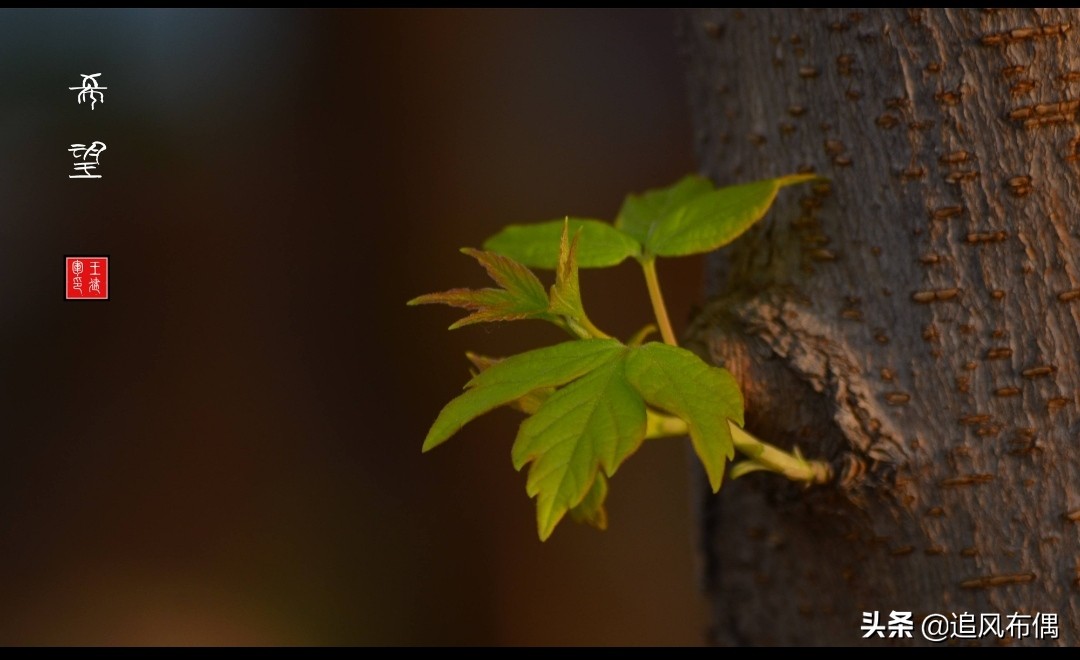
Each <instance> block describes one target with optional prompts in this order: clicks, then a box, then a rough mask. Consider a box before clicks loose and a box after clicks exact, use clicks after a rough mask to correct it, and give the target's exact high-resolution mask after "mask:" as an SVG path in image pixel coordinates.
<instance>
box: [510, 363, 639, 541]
mask: <svg viewBox="0 0 1080 660" xmlns="http://www.w3.org/2000/svg"><path fill="white" fill-rule="evenodd" d="M625 350H631V349H625ZM644 440H645V402H644V401H643V400H642V398H641V395H640V394H638V392H637V391H635V390H634V388H633V387H632V386H631V385H630V383H629V382H627V380H626V372H625V365H624V363H623V360H621V359H615V360H612V361H609V362H607V363H605V364H603V365H601V366H599V367H597V368H596V369H594V370H592V371H591V372H589V373H588V374H587V375H585V376H583V377H581V378H580V379H578V380H576V381H574V382H573V383H570V384H569V385H567V386H565V387H563V388H562V389H560V390H557V391H556V392H555V393H554V394H552V395H551V396H550V397H548V398H547V400H546V401H544V402H543V404H541V406H540V408H539V409H538V410H537V411H536V413H535V414H533V415H532V416H531V417H529V418H528V419H526V420H525V421H524V422H522V424H521V428H520V429H519V431H518V436H517V439H516V440H515V441H514V448H513V450H512V452H511V456H512V458H513V460H514V467H515V468H516V469H518V470H520V469H521V468H523V467H524V466H525V465H526V464H528V463H532V465H531V467H530V468H529V477H528V480H527V482H526V484H525V490H526V492H528V494H529V495H530V496H531V497H536V524H537V531H538V532H539V534H540V539H541V540H544V539H547V537H548V536H550V535H551V532H552V530H554V529H555V525H557V524H558V523H559V521H560V520H561V519H562V518H563V516H564V515H565V514H566V512H567V511H569V510H570V509H571V508H573V507H575V506H578V505H579V504H581V502H582V500H583V499H584V498H585V496H586V495H588V493H589V490H590V489H591V488H592V486H593V483H594V481H595V480H596V477H597V473H598V472H599V471H600V470H601V469H602V470H603V471H604V473H605V474H606V475H607V476H613V475H614V474H615V471H616V470H617V469H618V468H619V466H620V465H621V464H622V462H623V461H624V460H626V458H627V457H629V456H630V454H632V453H634V451H636V450H637V448H638V447H640V446H641V443H642V442H643V441H644Z"/></svg>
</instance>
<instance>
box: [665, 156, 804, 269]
mask: <svg viewBox="0 0 1080 660" xmlns="http://www.w3.org/2000/svg"><path fill="white" fill-rule="evenodd" d="M816 178H818V177H817V176H816V175H814V174H794V175H791V176H784V177H780V178H778V179H767V180H764V181H755V182H754V183H745V184H741V185H737V186H728V187H726V188H720V189H718V190H715V191H713V192H710V193H706V194H703V195H698V196H696V197H694V198H692V199H691V200H689V201H688V202H687V203H686V204H684V205H682V206H680V207H679V208H677V209H675V210H674V211H673V212H672V213H671V214H670V215H668V216H666V217H664V218H662V219H660V220H659V221H658V222H657V223H656V225H655V226H654V227H653V229H652V232H651V233H650V234H649V235H648V238H647V240H646V241H645V242H644V245H645V252H646V253H648V254H655V255H658V256H661V257H678V256H684V255H688V254H698V253H701V252H710V251H712V250H715V249H717V248H719V247H722V246H724V245H727V244H728V243H730V242H731V241H733V240H735V239H736V238H738V237H739V236H740V235H741V234H743V232H745V231H746V230H747V229H749V228H750V226H751V225H753V224H754V223H755V222H757V221H758V220H760V219H761V218H762V217H763V216H764V215H765V213H766V212H768V210H769V207H770V206H772V203H773V200H774V199H776V193H777V192H778V191H779V190H780V189H781V188H783V187H785V186H791V185H795V184H798V183H805V182H807V181H813V180H814V179H816Z"/></svg>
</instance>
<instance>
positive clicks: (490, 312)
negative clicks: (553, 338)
mask: <svg viewBox="0 0 1080 660" xmlns="http://www.w3.org/2000/svg"><path fill="white" fill-rule="evenodd" d="M462 252H463V253H465V254H467V255H469V256H470V257H472V258H474V259H476V260H477V261H478V262H480V265H482V266H483V267H484V269H485V270H487V272H488V275H490V276H491V279H492V280H494V281H495V283H496V284H498V285H499V287H500V288H486V289H450V290H449V291H443V292H441V293H429V294H427V295H423V296H419V297H417V298H413V299H412V300H410V301H409V303H408V304H410V305H428V304H435V303H438V304H442V305H450V306H451V307H461V308H464V309H467V310H470V311H471V312H472V313H471V314H469V315H468V316H466V317H465V318H463V319H460V320H459V321H457V322H456V323H454V324H453V325H451V326H450V329H451V330H454V329H456V328H460V327H463V326H466V325H472V324H474V323H486V322H492V321H519V320H522V319H545V320H552V318H553V317H552V316H551V315H550V314H549V313H548V296H547V292H546V291H544V285H543V284H541V283H540V280H539V279H537V277H536V275H535V274H533V272H532V271H531V270H529V269H528V268H526V267H525V266H522V265H521V264H519V263H518V262H516V261H514V260H513V259H511V258H509V257H504V256H503V255H501V254H497V253H495V252H485V251H484V250H474V249H472V248H464V249H463V250H462Z"/></svg>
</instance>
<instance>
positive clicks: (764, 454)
mask: <svg viewBox="0 0 1080 660" xmlns="http://www.w3.org/2000/svg"><path fill="white" fill-rule="evenodd" d="M728 428H729V429H730V430H731V440H732V442H733V443H735V449H736V450H738V451H739V452H740V453H741V454H743V455H745V456H747V457H748V459H749V460H751V461H753V462H754V463H757V464H758V465H760V466H762V467H764V468H765V469H767V470H770V471H772V472H778V473H780V474H782V475H784V476H785V477H787V478H788V479H791V480H792V481H805V482H807V483H811V484H824V483H828V482H829V480H830V479H832V470H831V469H830V468H829V464H828V463H826V462H825V461H808V460H806V459H805V458H803V457H802V456H801V455H800V454H799V453H798V452H796V453H790V452H786V451H784V450H783V449H779V448H777V447H774V446H772V445H770V444H769V443H767V442H764V441H762V440H759V439H757V438H755V437H754V436H752V435H750V434H749V433H747V432H746V431H745V430H743V429H742V428H739V426H738V425H737V424H735V423H734V422H732V421H731V420H728Z"/></svg>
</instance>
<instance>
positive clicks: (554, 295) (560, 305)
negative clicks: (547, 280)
mask: <svg viewBox="0 0 1080 660" xmlns="http://www.w3.org/2000/svg"><path fill="white" fill-rule="evenodd" d="M569 233H570V223H569V222H566V223H564V224H563V233H562V238H561V239H560V240H559V264H558V267H557V268H556V269H555V284H554V285H553V286H552V287H551V295H550V301H549V308H548V309H549V311H550V312H551V313H552V314H558V315H560V316H568V317H570V318H572V319H583V318H585V309H584V308H583V307H582V305H581V285H580V280H579V278H578V265H577V247H578V239H579V238H581V231H580V230H578V232H577V233H576V234H574V240H573V242H571V241H570V240H569Z"/></svg>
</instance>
